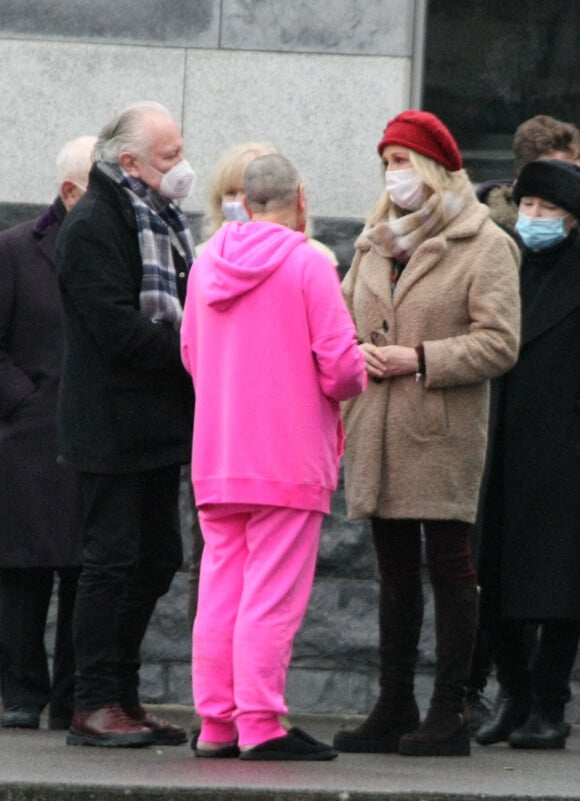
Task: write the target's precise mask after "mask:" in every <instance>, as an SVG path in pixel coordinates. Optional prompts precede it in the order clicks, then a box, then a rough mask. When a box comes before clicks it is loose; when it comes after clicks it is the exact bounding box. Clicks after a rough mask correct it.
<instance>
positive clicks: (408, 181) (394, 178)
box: [385, 167, 425, 211]
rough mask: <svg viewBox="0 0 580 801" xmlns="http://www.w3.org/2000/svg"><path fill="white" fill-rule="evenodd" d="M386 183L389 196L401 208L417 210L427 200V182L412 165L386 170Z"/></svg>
mask: <svg viewBox="0 0 580 801" xmlns="http://www.w3.org/2000/svg"><path fill="white" fill-rule="evenodd" d="M385 183H386V185H387V192H388V193H389V197H390V198H391V200H392V201H393V203H396V204H397V206H398V207H399V208H400V209H404V210H405V211H416V210H417V209H420V208H421V206H422V205H423V203H424V202H425V184H424V183H423V181H422V180H421V178H420V177H419V176H418V175H417V173H416V172H415V170H414V169H413V168H412V167H409V168H407V169H404V170H386V171H385Z"/></svg>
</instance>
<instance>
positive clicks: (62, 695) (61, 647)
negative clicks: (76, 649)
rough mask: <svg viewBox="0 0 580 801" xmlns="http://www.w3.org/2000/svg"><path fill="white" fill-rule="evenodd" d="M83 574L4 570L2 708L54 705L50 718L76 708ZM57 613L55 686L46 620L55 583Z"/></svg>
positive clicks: (0, 587) (0, 574)
mask: <svg viewBox="0 0 580 801" xmlns="http://www.w3.org/2000/svg"><path fill="white" fill-rule="evenodd" d="M78 575H79V568H76V567H68V568H43V567H39V568H6V569H2V570H0V687H1V689H2V701H3V704H4V708H5V709H8V708H11V707H32V708H35V709H38V710H39V711H41V710H42V709H44V707H45V706H46V705H47V704H49V703H50V714H51V717H58V718H60V717H62V718H65V719H66V718H67V717H69V716H70V714H71V713H72V708H73V686H74V670H75V663H74V655H73V645H72V619H73V607H74V600H75V592H76V587H77V579H78ZM56 576H58V589H57V592H58V607H57V610H58V611H57V620H56V632H55V641H54V654H53V666H52V668H53V669H52V681H51V678H50V673H49V669H48V659H47V654H46V648H45V641H44V640H45V629H46V618H47V614H48V608H49V604H50V599H51V596H52V591H53V585H54V580H55V577H56Z"/></svg>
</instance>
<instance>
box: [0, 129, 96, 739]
mask: <svg viewBox="0 0 580 801" xmlns="http://www.w3.org/2000/svg"><path fill="white" fill-rule="evenodd" d="M95 142H96V137H94V136H81V137H79V138H78V139H74V140H73V141H71V142H68V143H67V144H66V145H64V147H63V148H62V150H61V151H60V153H59V154H58V157H57V160H56V173H57V180H58V196H57V198H56V200H55V201H54V202H53V203H52V205H51V206H50V207H49V208H48V209H46V210H45V211H44V212H43V213H42V214H41V215H40V217H38V219H36V220H29V221H28V222H24V223H22V224H20V225H17V226H15V227H13V228H10V229H8V230H6V231H4V232H3V233H2V234H0V687H1V690H2V703H3V707H4V712H3V714H2V717H1V718H0V725H1V726H2V727H3V728H28V729H37V728H38V726H39V723H40V714H41V712H42V710H43V709H44V707H45V706H47V705H49V718H48V725H49V727H50V728H51V729H63V728H64V729H66V728H68V725H69V723H70V719H71V716H72V707H73V681H74V659H73V649H72V614H73V604H74V597H75V590H76V584H77V578H78V573H79V567H80V563H81V525H80V489H79V485H78V480H77V477H76V475H75V473H74V472H73V471H72V470H70V468H69V469H67V468H65V467H64V466H59V465H57V463H56V462H57V445H56V403H57V392H58V384H59V380H60V372H61V361H62V353H63V334H62V325H61V308H60V299H59V294H58V284H57V279H56V273H55V266H54V245H55V241H56V236H57V233H58V231H59V229H60V226H61V224H62V222H63V220H64V219H65V216H66V214H67V211H69V210H70V209H72V207H73V206H74V205H75V203H76V202H77V201H78V200H79V199H80V198H81V197H82V196H83V194H84V192H85V189H86V185H87V182H88V174H89V170H90V168H91V152H92V149H93V147H94V144H95ZM57 576H58V617H57V625H56V638H55V647H54V659H53V670H52V679H51V678H50V675H49V670H48V662H47V654H46V649H45V645H44V635H45V629H46V617H47V612H48V607H49V603H50V599H51V595H52V591H53V585H54V583H55V579H56V577H57Z"/></svg>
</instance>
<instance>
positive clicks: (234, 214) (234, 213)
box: [222, 200, 250, 223]
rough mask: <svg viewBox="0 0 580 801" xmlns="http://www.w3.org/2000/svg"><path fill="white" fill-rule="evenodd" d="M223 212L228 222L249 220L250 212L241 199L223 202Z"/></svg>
mask: <svg viewBox="0 0 580 801" xmlns="http://www.w3.org/2000/svg"><path fill="white" fill-rule="evenodd" d="M222 212H223V215H224V217H225V218H226V221H227V222H241V223H245V222H249V221H250V218H249V217H248V212H247V211H246V209H245V208H244V204H243V203H240V201H239V200H232V201H229V202H228V201H225V200H224V202H223V203H222Z"/></svg>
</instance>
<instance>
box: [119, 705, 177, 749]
mask: <svg viewBox="0 0 580 801" xmlns="http://www.w3.org/2000/svg"><path fill="white" fill-rule="evenodd" d="M125 714H127V715H129V717H130V718H131V720H134V721H136V722H137V723H139V724H141V726H146V727H147V728H148V729H149V730H150V731H151V732H152V733H153V737H154V738H155V739H154V742H155V744H156V745H183V743H186V742H187V734H186V733H185V729H182V728H181V726H176V725H175V723H170V722H169V721H168V720H164V719H163V718H158V717H157V715H154V714H153V712H149V711H148V710H147V709H145V707H142V706H140V705H139V706H134V707H131V708H130V709H125Z"/></svg>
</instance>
